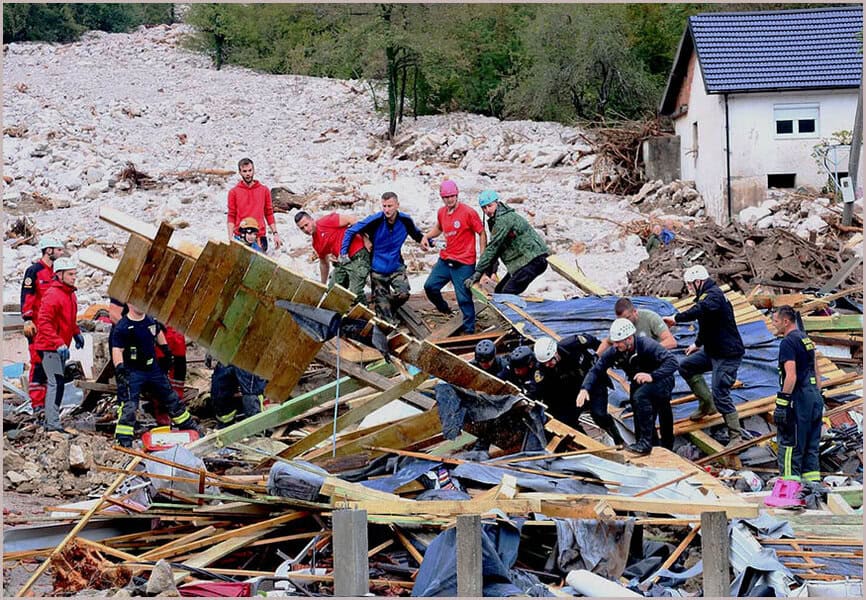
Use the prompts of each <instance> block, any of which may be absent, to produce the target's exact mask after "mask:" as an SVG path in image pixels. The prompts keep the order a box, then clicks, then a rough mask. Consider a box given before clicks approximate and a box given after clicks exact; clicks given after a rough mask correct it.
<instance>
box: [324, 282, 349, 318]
mask: <svg viewBox="0 0 866 600" xmlns="http://www.w3.org/2000/svg"><path fill="white" fill-rule="evenodd" d="M354 301H355V294H353V293H352V292H350V291H349V290H347V289H346V288H344V287H343V286H341V285H336V284H334V286H333V287H331V289H329V290H328V292H327V293H326V294H325V297H324V298H322V302H321V303H320V304H319V308H324V309H327V310H333V311H335V312H338V313H340V314H343V313H345V312H346V311H347V310H349V308H351V306H352V303H353V302H354Z"/></svg>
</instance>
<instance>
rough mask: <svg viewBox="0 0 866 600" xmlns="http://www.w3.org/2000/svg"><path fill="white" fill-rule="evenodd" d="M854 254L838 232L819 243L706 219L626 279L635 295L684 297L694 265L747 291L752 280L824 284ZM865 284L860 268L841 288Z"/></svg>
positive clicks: (683, 230) (721, 281)
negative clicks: (686, 278) (685, 276)
mask: <svg viewBox="0 0 866 600" xmlns="http://www.w3.org/2000/svg"><path fill="white" fill-rule="evenodd" d="M852 256H854V250H851V249H849V248H846V247H845V243H844V242H843V241H842V240H841V239H840V238H838V237H835V236H827V237H825V239H824V240H823V243H822V245H818V244H816V243H812V242H810V241H808V240H805V239H803V238H801V237H799V236H798V235H796V234H794V233H791V232H790V231H788V230H785V229H756V228H754V227H746V226H743V225H738V224H731V225H728V226H727V227H721V226H719V225H716V224H714V223H702V224H693V225H692V226H691V227H683V228H681V229H680V230H679V231H677V233H676V238H675V239H674V240H673V241H672V242H671V243H670V244H668V245H667V246H663V247H662V248H661V249H659V250H658V251H656V252H653V253H651V254H650V255H649V257H648V258H646V259H645V260H643V261H642V262H641V263H640V265H639V266H638V268H637V269H635V270H634V271H632V272H631V273H629V276H628V277H629V282H630V285H631V292H632V293H633V294H641V295H651V296H682V295H684V294H685V293H686V290H685V284H684V283H683V280H682V275H683V271H684V270H685V269H686V268H688V267H689V266H691V265H693V264H702V265H704V266H705V267H706V268H707V269H708V270H709V272H710V274H711V275H712V276H713V277H714V278H715V279H716V282H717V283H719V284H725V283H727V284H730V285H731V286H732V287H735V288H737V289H739V290H741V291H743V292H748V291H749V290H750V283H751V282H753V281H754V280H761V282H763V283H768V284H769V285H773V283H772V282H779V284H780V285H782V284H784V283H786V282H789V283H794V284H808V285H815V286H820V285H821V284H822V283H823V282H826V281H828V280H829V279H831V278H832V277H833V276H834V275H835V274H836V273H837V272H838V271H839V270H840V268H841V267H842V266H843V265H844V263H845V262H846V261H847V260H848V259H849V258H851V257H852ZM862 282H863V275H862V270H861V269H855V270H854V271H853V272H852V273H851V274H850V275H849V276H848V277H847V278H846V279H845V280H844V281H842V282H840V283H839V288H840V289H841V288H847V287H853V286H857V285H862Z"/></svg>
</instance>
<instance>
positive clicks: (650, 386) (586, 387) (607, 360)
mask: <svg viewBox="0 0 866 600" xmlns="http://www.w3.org/2000/svg"><path fill="white" fill-rule="evenodd" d="M609 337H610V341H611V343H613V348H608V349H607V350H606V351H605V352H604V354H602V355H601V356H599V358H598V361H596V363H595V365H593V367H592V369H591V370H590V371H589V374H588V375H587V376H586V378H585V379H584V380H583V384H582V385H581V390H580V392H579V393H578V395H577V404H578V406H582V405H583V404H584V403H585V402H586V401H587V400H589V399H590V398H591V391H592V389H593V388H594V387H597V386H598V382H599V380H600V379H601V378H602V377H606V376H607V375H606V374H607V370H608V369H609V368H611V367H614V368H617V369H622V370H623V371H625V373H626V375H627V376H628V379H629V381H630V386H629V397H630V399H631V404H632V407H633V408H634V420H635V423H637V422H638V421H640V427H639V428H636V430H639V431H640V434H639V437H638V438H637V441H636V442H635V443H634V444H631V445H630V446H628V449H629V450H631V451H632V452H635V453H637V454H649V453H650V452H651V451H652V446H653V441H654V438H655V437H656V436H655V420H656V416H658V420H659V429H660V431H661V445H662V446H663V447H665V448H667V449H668V450H670V449H672V448H673V445H674V418H673V414H672V413H671V392H672V391H673V389H674V373H676V371H677V359H676V357H674V355H673V354H671V351H670V350H668V349H666V348H664V347H662V346H661V344H659V343H658V342H655V341H653V340H652V339H650V338H649V337H647V336H639V335H637V329H636V328H635V326H634V323H632V322H631V321H630V320H628V319H622V318H620V319H617V320H615V321H614V322H613V324H612V325H611V326H610V332H609Z"/></svg>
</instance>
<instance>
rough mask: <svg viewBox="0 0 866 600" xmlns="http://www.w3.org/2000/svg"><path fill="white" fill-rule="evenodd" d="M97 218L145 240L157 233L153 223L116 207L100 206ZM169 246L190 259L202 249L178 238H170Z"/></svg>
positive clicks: (151, 238)
mask: <svg viewBox="0 0 866 600" xmlns="http://www.w3.org/2000/svg"><path fill="white" fill-rule="evenodd" d="M99 218H100V219H102V220H103V221H105V222H107V223H111V224H112V225H114V226H115V227H119V228H120V229H123V230H125V231H128V232H129V233H134V234H136V235H139V236H141V237H143V238H145V239H147V240H153V239H154V238H155V237H156V235H157V227H156V226H155V225H152V224H151V223H148V222H146V221H142V220H141V219H136V218H135V217H133V216H131V215H128V214H126V213H125V212H123V211H121V210H117V209H116V208H111V207H108V206H104V205H103V206H100V207H99ZM169 247H170V248H173V249H175V250H177V251H178V252H181V253H183V254H186V255H187V256H188V257H189V258H192V259H196V258H198V257H199V255H200V254H201V251H202V249H201V247H200V246H198V245H197V244H192V243H190V242H188V241H185V240H179V239H177V238H175V239H172V240H171V242H170V243H169Z"/></svg>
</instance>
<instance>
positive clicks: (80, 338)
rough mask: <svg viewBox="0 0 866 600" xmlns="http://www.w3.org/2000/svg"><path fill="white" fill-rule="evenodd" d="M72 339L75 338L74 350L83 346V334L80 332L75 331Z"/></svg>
mask: <svg viewBox="0 0 866 600" xmlns="http://www.w3.org/2000/svg"><path fill="white" fill-rule="evenodd" d="M72 339H73V340H75V349H76V350H81V349H82V348H84V336H83V335H81V334H80V333H76V334H75V335H73V336H72Z"/></svg>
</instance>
